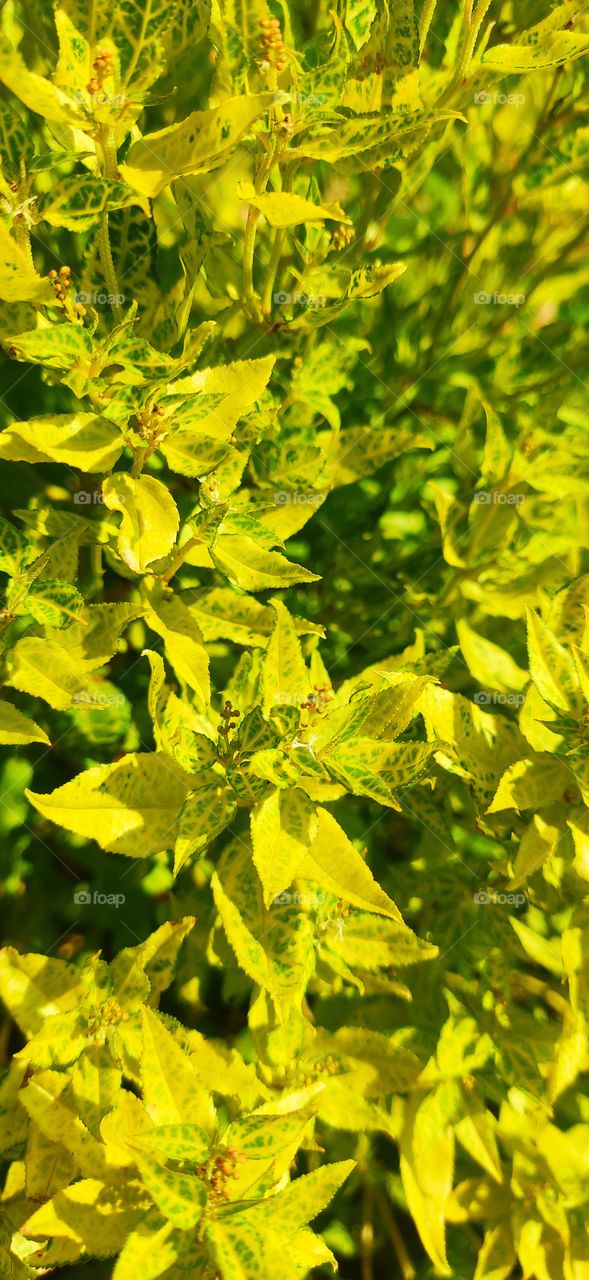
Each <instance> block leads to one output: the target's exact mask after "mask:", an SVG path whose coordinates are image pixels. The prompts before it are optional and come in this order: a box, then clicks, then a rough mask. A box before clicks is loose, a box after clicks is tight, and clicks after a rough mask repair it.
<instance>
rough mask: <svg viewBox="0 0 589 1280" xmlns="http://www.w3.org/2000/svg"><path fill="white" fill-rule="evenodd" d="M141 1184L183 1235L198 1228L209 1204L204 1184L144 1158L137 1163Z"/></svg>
mask: <svg viewBox="0 0 589 1280" xmlns="http://www.w3.org/2000/svg"><path fill="white" fill-rule="evenodd" d="M137 1166H138V1169H139V1172H140V1174H141V1181H142V1182H143V1185H144V1187H145V1189H146V1190H147V1191H149V1194H150V1196H151V1197H152V1199H153V1200H154V1202H155V1204H156V1205H157V1207H158V1209H159V1210H160V1213H162V1214H163V1215H164V1218H167V1220H168V1222H171V1223H173V1225H174V1226H176V1227H181V1228H182V1230H183V1231H190V1230H191V1228H192V1227H195V1226H196V1224H197V1222H198V1220H199V1218H201V1217H202V1212H203V1209H204V1207H205V1204H206V1199H207V1193H206V1189H205V1186H204V1183H202V1182H201V1181H200V1179H199V1178H196V1177H195V1176H194V1174H193V1175H192V1176H191V1175H190V1174H187V1173H177V1172H174V1171H173V1170H172V1169H167V1168H166V1167H165V1165H162V1164H158V1163H157V1162H156V1161H155V1160H148V1159H146V1158H145V1157H143V1156H139V1157H138V1159H137Z"/></svg>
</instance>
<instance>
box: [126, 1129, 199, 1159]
mask: <svg viewBox="0 0 589 1280" xmlns="http://www.w3.org/2000/svg"><path fill="white" fill-rule="evenodd" d="M129 1141H130V1142H131V1145H132V1146H134V1147H139V1149H140V1150H141V1151H147V1152H153V1153H154V1154H155V1155H159V1156H164V1157H165V1158H166V1159H168V1160H189V1161H190V1163H191V1164H203V1163H204V1161H205V1160H206V1159H207V1158H208V1154H209V1150H210V1146H211V1140H210V1138H209V1136H208V1134H206V1133H205V1132H204V1129H199V1127H198V1125H196V1124H163V1125H159V1126H158V1127H156V1128H155V1129H151V1130H149V1131H148V1132H147V1133H142V1134H139V1135H136V1136H134V1137H133V1138H130V1139H129Z"/></svg>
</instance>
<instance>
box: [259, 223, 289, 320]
mask: <svg viewBox="0 0 589 1280" xmlns="http://www.w3.org/2000/svg"><path fill="white" fill-rule="evenodd" d="M285 236H286V230H285V228H284V227H277V228H276V235H275V236H274V244H273V245H272V253H271V254H270V261H269V263H268V274H267V276H266V284H265V287H264V293H263V296H262V311H263V313H264V315H265V316H270V315H271V314H272V294H273V291H274V282H275V280H276V275H277V273H278V268H279V266H280V259H281V257H282V250H283V248H284V240H285Z"/></svg>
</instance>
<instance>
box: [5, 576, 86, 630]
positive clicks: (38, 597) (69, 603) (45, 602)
mask: <svg viewBox="0 0 589 1280" xmlns="http://www.w3.org/2000/svg"><path fill="white" fill-rule="evenodd" d="M83 605H84V597H83V596H81V595H80V592H79V591H77V590H76V588H75V587H74V586H72V584H71V583H70V582H60V581H59V579H57V578H44V579H43V580H42V581H37V582H33V583H32V585H31V586H30V587H29V589H28V591H27V594H26V596H25V598H24V600H23V602H22V605H21V606H20V608H19V613H30V614H32V616H33V618H34V619H35V621H36V622H40V623H41V624H42V625H43V626H46V627H56V628H57V629H58V630H59V629H60V628H62V627H68V626H70V624H71V623H72V621H74V620H75V619H76V618H77V616H78V614H79V612H80V610H81V609H82V608H83Z"/></svg>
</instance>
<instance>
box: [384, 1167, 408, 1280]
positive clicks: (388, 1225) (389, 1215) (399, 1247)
mask: <svg viewBox="0 0 589 1280" xmlns="http://www.w3.org/2000/svg"><path fill="white" fill-rule="evenodd" d="M375 1192H376V1196H377V1199H378V1205H379V1208H380V1211H381V1213H382V1219H383V1224H384V1228H385V1231H386V1233H387V1235H388V1237H389V1240H390V1242H391V1244H392V1246H393V1249H394V1250H395V1253H396V1255H397V1262H398V1263H399V1269H400V1271H401V1275H402V1277H403V1280H415V1275H416V1272H415V1268H414V1266H413V1263H412V1261H411V1258H410V1257H409V1254H408V1253H407V1249H406V1248H405V1241H404V1240H403V1237H402V1235H401V1232H400V1231H399V1228H398V1226H397V1223H396V1221H395V1218H394V1216H393V1211H392V1209H391V1206H390V1204H389V1202H388V1200H387V1197H386V1195H385V1194H384V1191H383V1190H382V1189H381V1187H375Z"/></svg>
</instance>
